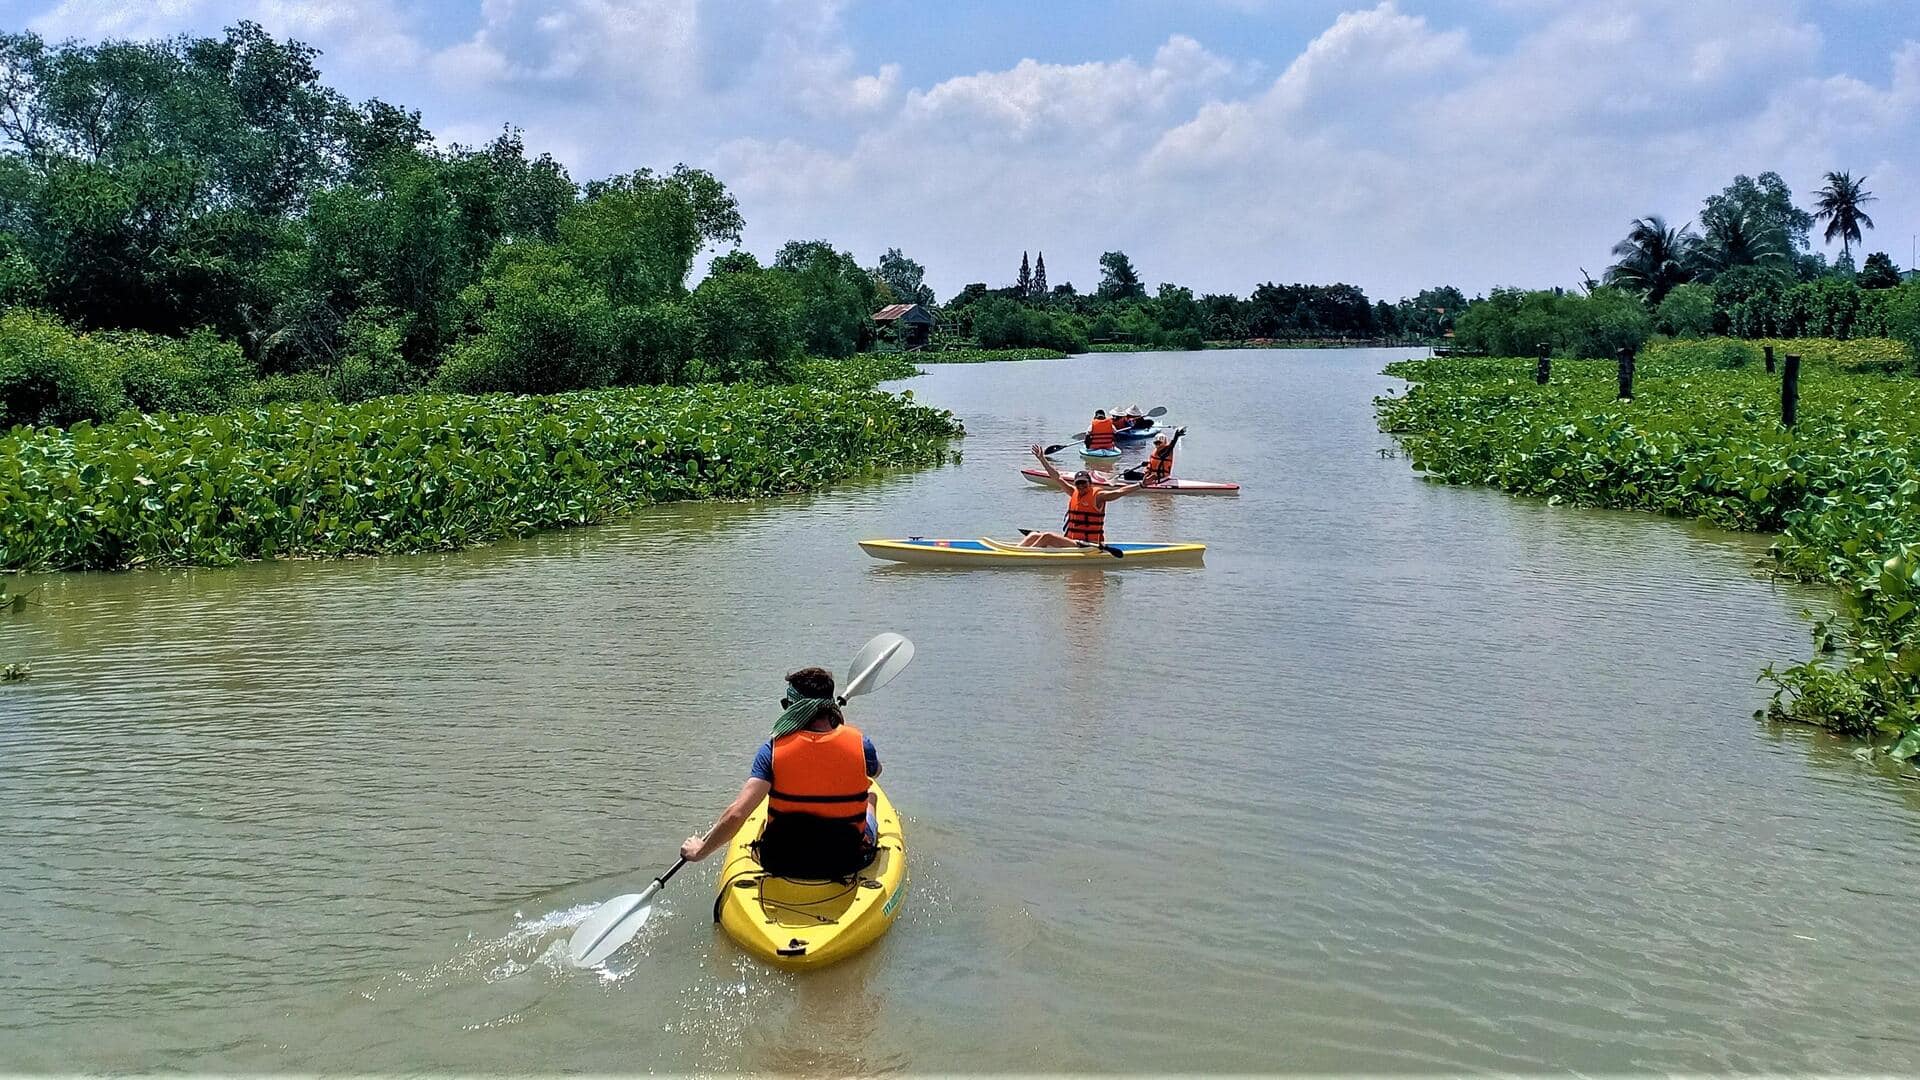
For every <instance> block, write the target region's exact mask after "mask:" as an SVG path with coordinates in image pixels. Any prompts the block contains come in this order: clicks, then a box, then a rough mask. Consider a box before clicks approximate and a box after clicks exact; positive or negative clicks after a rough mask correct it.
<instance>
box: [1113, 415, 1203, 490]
mask: <svg viewBox="0 0 1920 1080" xmlns="http://www.w3.org/2000/svg"><path fill="white" fill-rule="evenodd" d="M1186 433H1187V429H1186V428H1184V427H1181V428H1175V429H1173V437H1172V438H1168V437H1167V436H1165V435H1161V436H1159V437H1157V438H1155V439H1154V440H1153V452H1152V453H1150V454H1148V455H1147V460H1146V463H1145V464H1143V465H1140V466H1137V467H1135V468H1132V469H1128V470H1127V471H1126V472H1124V473H1122V474H1121V475H1122V476H1125V477H1126V478H1127V479H1129V480H1138V481H1140V482H1141V483H1142V484H1145V485H1146V486H1148V487H1152V486H1153V485H1155V484H1164V483H1166V482H1167V481H1168V480H1171V479H1173V448H1174V447H1175V446H1178V445H1179V444H1180V436H1182V435H1185V434H1186Z"/></svg>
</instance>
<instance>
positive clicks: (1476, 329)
mask: <svg viewBox="0 0 1920 1080" xmlns="http://www.w3.org/2000/svg"><path fill="white" fill-rule="evenodd" d="M1874 201H1875V198H1874V195H1873V193H1872V192H1871V191H1869V190H1867V188H1866V186H1865V178H1857V179H1856V178H1855V177H1853V176H1852V175H1851V174H1849V173H1845V172H1834V173H1828V174H1827V177H1826V185H1825V186H1824V187H1822V188H1821V189H1820V190H1819V191H1818V192H1817V193H1816V194H1815V200H1814V202H1813V204H1812V208H1811V209H1810V210H1809V209H1803V208H1801V207H1800V206H1798V205H1796V204H1795V202H1794V199H1793V193H1792V191H1791V190H1790V189H1789V188H1788V187H1787V184H1786V182H1785V181H1784V180H1782V179H1781V178H1780V176H1779V175H1778V174H1777V173H1771V172H1768V173H1762V174H1761V175H1760V176H1759V177H1758V178H1755V177H1749V176H1739V177H1735V178H1734V181H1733V183H1731V184H1729V185H1728V186H1727V187H1726V188H1725V189H1724V190H1722V191H1721V192H1719V193H1718V194H1716V195H1712V196H1710V197H1708V198H1707V200H1706V201H1705V203H1704V204H1703V205H1702V206H1701V208H1700V212H1699V214H1698V215H1697V216H1696V218H1695V220H1696V221H1697V222H1698V225H1697V227H1696V225H1695V224H1694V222H1692V221H1690V222H1687V223H1684V224H1682V225H1680V226H1678V227H1675V226H1672V225H1670V224H1668V221H1667V219H1666V218H1665V217H1663V216H1662V215H1660V214H1648V215H1646V216H1644V217H1640V218H1636V219H1634V220H1633V221H1632V222H1631V223H1630V224H1629V226H1628V230H1627V235H1626V236H1625V237H1624V238H1623V239H1621V241H1620V242H1619V243H1618V244H1616V245H1614V248H1613V252H1612V255H1613V257H1614V259H1615V260H1616V261H1615V262H1613V263H1612V264H1611V265H1609V266H1608V267H1607V268H1606V271H1605V273H1604V275H1603V276H1602V279H1601V280H1598V281H1596V280H1593V279H1592V278H1591V277H1589V278H1587V280H1586V281H1585V283H1584V285H1583V287H1582V288H1581V290H1580V291H1578V292H1571V293H1570V292H1567V291H1565V290H1561V289H1548V290H1540V289H1534V290H1529V289H1518V288H1503V289H1494V290H1493V291H1492V292H1490V293H1489V294H1488V295H1487V296H1485V297H1480V298H1476V299H1475V300H1473V301H1472V302H1471V303H1469V304H1467V305H1466V306H1465V308H1464V310H1460V311H1458V312H1457V317H1456V318H1455V319H1454V320H1453V321H1452V323H1451V325H1450V327H1449V329H1450V330H1451V331H1452V341H1451V342H1450V344H1451V345H1452V347H1453V348H1454V349H1455V350H1457V351H1460V352H1464V353H1469V354H1478V355H1484V356H1532V355H1535V354H1536V353H1537V351H1538V350H1539V349H1541V348H1543V347H1544V348H1545V349H1547V351H1548V352H1549V353H1551V354H1553V355H1556V356H1567V357H1612V356H1615V355H1616V354H1617V353H1618V351H1619V350H1620V349H1622V348H1629V349H1638V348H1640V347H1641V346H1642V345H1643V344H1645V343H1646V342H1647V341H1649V340H1651V339H1653V338H1655V337H1667V338H1677V339H1694V338H1734V339H1745V340H1761V339H1775V340H1780V339H1799V338H1824V339H1834V340H1841V341H1846V340H1855V339H1876V338H1878V339H1893V340H1897V341H1899V342H1902V343H1903V344H1904V346H1905V347H1906V350H1907V352H1908V353H1912V352H1913V349H1914V347H1915V346H1916V345H1920V284H1916V283H1914V282H1912V281H1910V280H1906V279H1908V278H1910V277H1911V274H1903V273H1902V272H1901V270H1900V267H1899V266H1898V265H1896V264H1895V263H1894V261H1893V259H1892V257H1891V256H1889V255H1888V254H1887V253H1886V252H1883V251H1876V252H1873V253H1871V254H1869V255H1867V257H1866V260H1865V262H1864V264H1863V265H1860V266H1859V267H1857V268H1856V266H1855V264H1854V259H1853V249H1854V247H1855V246H1856V245H1858V244H1860V243H1861V242H1862V240H1863V235H1864V230H1868V229H1871V228H1872V227H1873V220H1872V218H1871V217H1870V216H1869V215H1868V214H1867V213H1866V206H1867V204H1869V203H1872V202H1874ZM1822 223H1824V225H1825V229H1824V236H1825V238H1826V239H1827V240H1829V241H1833V240H1839V241H1840V243H1841V253H1840V257H1839V258H1838V259H1836V260H1834V261H1833V262H1831V263H1829V262H1828V261H1827V259H1826V257H1825V255H1823V254H1821V253H1820V252H1817V251H1814V250H1812V243H1811V235H1812V231H1813V229H1814V228H1815V227H1816V226H1818V225H1821V224H1822ZM1876 348H1879V349H1882V350H1884V349H1885V348H1886V347H1885V346H1876ZM1741 354H1742V353H1741V352H1740V350H1738V349H1736V350H1734V351H1732V352H1729V353H1728V354H1727V355H1729V356H1732V355H1741Z"/></svg>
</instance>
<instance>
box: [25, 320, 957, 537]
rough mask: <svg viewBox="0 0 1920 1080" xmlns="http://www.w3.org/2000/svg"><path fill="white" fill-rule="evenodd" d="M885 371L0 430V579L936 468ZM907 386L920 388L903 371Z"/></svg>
mask: <svg viewBox="0 0 1920 1080" xmlns="http://www.w3.org/2000/svg"><path fill="white" fill-rule="evenodd" d="M901 367H902V365H900V364H898V363H895V362H892V361H889V360H885V359H878V358H876V359H866V358H858V359H856V360H854V361H849V362H834V361H814V362H810V363H809V364H806V365H803V367H802V378H803V379H804V380H806V381H805V382H804V383H801V384H794V385H784V386H755V385H749V384H730V385H706V386H694V387H659V386H648V387H634V388H628V389H617V390H591V391H579V392H575V393H568V394H557V395H550V396H541V397H516V396H511V395H504V394H490V395H481V396H472V397H467V396H459V395H417V396H398V397H387V398H377V399H374V400H372V401H366V402H361V403H359V404H356V405H328V404H318V403H297V404H290V405H275V406H269V407H262V408H253V409H241V410H234V411H230V412H225V413H214V414H207V415H194V414H154V415H137V414H129V415H126V416H122V417H121V418H120V419H117V420H115V421H113V422H111V423H107V424H101V425H98V426H95V425H92V424H84V423H83V424H76V425H74V426H73V427H71V428H67V429H64V430H62V429H57V428H37V429H36V428H24V427H22V428H15V429H13V430H12V431H11V432H8V433H6V434H4V435H0V570H14V571H20V570H28V571H40V570H75V569H91V570H116V569H126V568H132V567H143V566H173V565H203V566H204V565H224V564H228V563H233V562H238V561H244V560H249V559H269V558H280V557H336V556H346V555H363V554H389V553H403V552H418V551H434V550H451V549H456V548H461V547H467V546H470V545H474V544H479V543H485V542H487V541H491V540H496V539H500V538H503V537H508V536H521V535H526V534H528V533H532V532H537V531H540V530H543V529H550V528H564V527H570V526H577V525H588V524H594V523H597V522H603V521H607V520H611V519H613V518H616V517H619V516H621V515H622V514H624V513H627V512H630V511H631V510H633V509H635V508H637V507H639V506H644V505H649V504H653V503H660V502H671V501H678V500H684V499H738V498H755V497H761V496H767V495H777V494H785V493H791V492H799V491H808V490H814V489H817V488H820V487H824V486H826V485H828V484H832V483H835V482H837V481H840V480H844V479H848V478H850V477H853V476H858V475H862V474H866V473H870V472H874V471H878V470H882V469H887V468H897V467H907V466H916V465H926V464H932V463H936V462H938V461H940V460H941V459H942V458H943V457H944V456H945V454H946V443H947V440H949V439H951V438H955V437H958V436H959V435H961V434H962V433H963V432H962V430H961V427H960V425H959V423H958V422H957V421H956V420H955V419H954V418H953V416H952V414H950V413H947V412H945V411H943V410H938V409H932V408H928V407H926V406H922V405H917V404H915V403H914V402H913V400H912V394H911V393H901V394H888V393H882V392H880V391H878V390H874V389H872V387H873V385H874V384H875V383H876V382H877V381H879V380H880V379H884V378H898V377H902V371H901ZM905 368H906V369H907V370H906V372H905V374H912V373H913V372H912V370H911V365H910V364H908V365H905Z"/></svg>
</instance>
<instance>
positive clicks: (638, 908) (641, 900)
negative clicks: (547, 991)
mask: <svg viewBox="0 0 1920 1080" xmlns="http://www.w3.org/2000/svg"><path fill="white" fill-rule="evenodd" d="M659 891H660V886H659V885H657V884H656V885H650V886H648V887H647V891H645V892H638V893H628V894H627V895H625V896H616V897H614V898H613V899H611V900H609V901H607V902H606V903H604V904H601V905H600V906H599V907H597V908H594V909H593V914H591V915H589V916H587V921H586V922H583V923H581V924H580V928H579V929H578V930H575V931H574V932H573V939H572V940H570V941H568V942H567V957H568V958H569V959H570V960H572V961H573V966H574V967H583V968H590V967H598V966H600V965H601V964H604V963H606V962H607V958H608V957H610V956H612V955H613V954H614V953H616V952H619V951H620V947H621V946H623V945H625V944H626V943H627V942H629V941H632V940H633V935H635V934H637V933H639V932H640V928H641V927H642V926H645V925H646V924H647V918H648V917H649V916H651V915H652V914H653V894H654V893H657V892H659Z"/></svg>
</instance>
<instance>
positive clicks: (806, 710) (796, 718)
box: [772, 683, 833, 739]
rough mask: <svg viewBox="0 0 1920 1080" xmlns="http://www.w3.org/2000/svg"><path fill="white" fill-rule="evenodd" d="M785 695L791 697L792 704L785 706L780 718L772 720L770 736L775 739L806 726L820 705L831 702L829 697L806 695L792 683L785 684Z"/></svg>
mask: <svg viewBox="0 0 1920 1080" xmlns="http://www.w3.org/2000/svg"><path fill="white" fill-rule="evenodd" d="M787 696H788V697H790V698H792V699H793V704H791V705H789V706H787V711H786V712H783V713H781V714H780V719H778V720H775V721H774V722H773V735H772V738H775V739H777V738H779V737H780V736H782V735H785V734H787V733H788V732H790V731H799V730H800V729H801V728H803V727H806V726H807V725H808V724H809V723H811V722H812V720H813V714H814V713H816V712H819V711H820V706H822V705H831V704H833V699H832V698H831V697H823V698H816V697H807V696H806V695H804V694H802V693H801V692H800V691H799V690H798V689H797V688H796V687H795V686H794V685H793V684H792V683H788V684H787Z"/></svg>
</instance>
